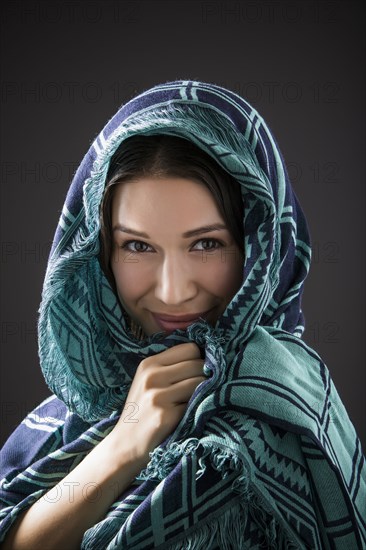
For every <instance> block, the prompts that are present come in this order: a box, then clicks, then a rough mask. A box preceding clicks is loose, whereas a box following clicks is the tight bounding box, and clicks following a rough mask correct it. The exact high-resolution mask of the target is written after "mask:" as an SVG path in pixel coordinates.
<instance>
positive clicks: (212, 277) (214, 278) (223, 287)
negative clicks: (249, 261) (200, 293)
mask: <svg viewBox="0 0 366 550" xmlns="http://www.w3.org/2000/svg"><path fill="white" fill-rule="evenodd" d="M201 273H202V278H203V279H204V280H205V286H206V288H207V289H208V290H210V291H211V292H212V293H213V294H216V295H217V296H222V297H227V296H229V297H230V298H231V297H232V296H233V295H234V294H235V293H236V292H237V290H238V289H239V288H240V287H241V285H242V281H243V258H242V256H241V255H240V253H239V252H237V253H225V252H223V253H222V254H220V255H217V257H215V258H209V259H207V263H205V262H203V263H202V266H201Z"/></svg>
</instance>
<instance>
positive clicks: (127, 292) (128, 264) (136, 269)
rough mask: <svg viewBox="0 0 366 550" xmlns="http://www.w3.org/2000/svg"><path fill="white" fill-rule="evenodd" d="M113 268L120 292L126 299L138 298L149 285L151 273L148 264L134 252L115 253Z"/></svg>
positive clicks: (121, 296)
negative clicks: (135, 255)
mask: <svg viewBox="0 0 366 550" xmlns="http://www.w3.org/2000/svg"><path fill="white" fill-rule="evenodd" d="M111 268H112V273H113V275H114V279H115V281H116V286H117V290H118V294H119V296H120V298H122V299H123V300H124V301H128V300H134V299H137V298H138V297H139V296H140V295H141V294H142V293H144V292H145V291H146V289H147V288H148V287H149V281H150V282H151V274H149V271H150V270H149V269H148V266H146V264H145V265H144V262H143V261H141V260H140V259H139V258H136V257H133V255H132V254H131V255H126V254H121V253H118V252H117V253H114V254H113V256H112V259H111Z"/></svg>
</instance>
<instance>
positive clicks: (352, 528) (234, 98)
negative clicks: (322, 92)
mask: <svg viewBox="0 0 366 550" xmlns="http://www.w3.org/2000/svg"><path fill="white" fill-rule="evenodd" d="M135 134H146V135H153V134H170V135H175V136H179V137H183V138H186V139H189V140H191V141H192V142H193V143H195V144H196V145H197V146H198V147H200V148H201V149H202V150H204V151H205V152H206V153H208V154H209V155H211V156H212V157H213V158H214V159H215V161H216V162H217V163H218V164H219V165H220V166H221V167H222V168H223V169H224V170H226V171H227V172H228V173H229V174H231V175H232V176H233V177H234V178H235V179H236V180H237V181H238V182H239V183H240V187H241V192H242V196H243V200H244V219H243V227H244V240H245V242H244V248H245V259H244V262H243V282H242V286H241V288H240V289H239V290H238V292H237V293H236V294H235V296H234V297H233V298H232V300H231V302H230V303H229V304H228V306H227V308H226V310H225V311H224V313H223V314H222V315H221V317H220V318H219V319H218V321H217V323H216V325H215V326H210V325H208V323H207V322H205V321H204V320H199V321H197V322H195V323H193V324H191V325H190V326H189V327H188V328H187V329H185V330H175V331H174V332H172V333H171V334H168V335H167V334H165V333H155V334H153V335H152V336H148V337H144V339H142V340H138V339H137V338H136V337H135V336H134V335H133V334H132V332H131V330H130V329H129V327H128V324H127V322H126V319H125V316H124V312H123V311H122V308H121V305H120V304H119V301H118V299H117V297H116V295H115V293H114V292H113V290H112V288H111V286H110V285H109V283H108V281H107V279H106V277H105V275H104V274H103V272H102V270H101V267H100V264H99V261H98V253H99V231H100V221H99V215H98V212H99V207H100V203H101V199H102V195H103V191H104V186H105V180H106V174H107V172H108V167H109V162H110V159H111V156H112V155H113V153H114V152H115V151H116V149H117V147H118V146H119V145H120V144H121V142H122V141H123V140H125V139H127V138H128V137H130V136H132V135H135ZM310 258H311V249H310V239H309V234H308V229H307V224H306V220H305V217H304V214H303V212H302V210H301V207H300V205H299V203H298V200H297V198H296V196H295V194H294V191H293V189H292V188H291V184H290V181H289V178H288V173H287V171H286V166H285V163H284V160H283V157H282V155H281V152H280V150H279V148H278V146H277V143H276V141H275V138H274V137H273V134H272V132H271V131H270V129H269V128H268V126H267V124H266V123H265V121H264V120H263V118H262V117H261V116H260V114H259V113H258V112H257V111H256V110H255V109H254V108H253V107H252V106H251V105H249V104H248V102H247V101H245V100H244V99H243V98H241V97H239V96H238V95H237V94H235V93H233V92H231V91H229V90H226V89H223V88H222V87H219V86H217V85H213V84H206V83H202V82H195V81H176V82H168V83H165V84H161V85H157V86H155V87H153V88H151V89H149V90H147V91H145V92H144V93H142V94H141V95H139V96H137V97H135V98H133V99H132V100H131V101H129V102H128V103H127V104H125V105H123V106H122V107H121V108H120V109H119V111H118V112H117V113H116V114H115V115H114V116H113V117H112V118H111V120H110V121H109V122H108V123H107V124H106V126H105V127H104V128H103V130H102V131H101V132H100V134H99V135H98V136H97V137H96V138H95V140H94V141H93V143H92V145H91V147H90V149H89V151H88V152H87V154H86V155H85V157H84V159H83V160H82V162H81V164H80V166H79V168H78V170H77V171H76V173H75V175H74V178H73V180H72V183H71V186H70V189H69V192H68V194H67V197H66V201H65V205H64V207H63V210H62V214H61V217H60V220H59V224H58V227H57V230H56V234H55V239H54V242H53V247H52V250H51V254H50V257H49V261H48V267H47V272H46V276H45V282H44V287H43V292H42V302H41V306H40V315H39V355H40V364H41V368H42V371H43V373H44V377H45V380H46V382H47V384H48V385H49V387H50V389H51V390H52V392H53V395H52V396H51V397H50V398H49V399H47V400H46V401H45V402H43V403H42V404H41V405H40V406H39V407H38V408H37V409H35V410H34V411H32V412H31V413H30V414H29V415H28V416H27V417H26V418H25V420H24V421H23V422H22V424H21V425H20V426H19V427H18V428H17V430H16V431H15V432H14V433H13V435H12V436H11V437H10V438H9V440H8V442H7V443H6V444H5V446H4V449H3V454H2V462H3V473H2V481H1V503H2V507H3V508H2V512H1V515H0V520H1V531H2V536H4V534H5V533H6V532H7V530H8V529H9V527H10V525H11V524H12V522H13V521H14V520H15V519H16V517H17V516H18V515H19V514H20V513H21V512H22V511H23V510H24V509H26V508H28V507H29V506H31V505H32V504H33V503H34V502H35V501H36V500H37V499H39V498H40V497H41V496H42V495H43V494H44V493H46V492H47V491H48V490H49V489H50V487H52V486H54V485H55V484H57V483H58V482H59V481H60V480H62V479H63V477H64V476H65V475H66V474H67V473H68V472H69V471H70V470H71V469H72V468H73V467H75V466H76V465H77V464H78V463H79V462H80V461H81V460H82V459H83V458H84V457H85V455H86V454H87V453H88V452H89V451H90V450H91V449H92V448H93V447H94V446H95V445H97V444H98V443H99V442H100V441H101V440H102V439H103V438H104V437H105V436H106V435H107V434H108V433H109V432H110V431H111V429H112V428H113V426H114V425H115V423H116V422H117V420H118V418H119V415H120V413H121V410H122V409H123V406H124V403H125V400H126V397H127V394H128V390H129V387H130V384H131V381H132V379H133V376H134V373H135V371H136V368H137V366H138V365H139V363H140V361H141V360H142V359H143V358H144V357H147V356H150V355H154V354H156V353H159V352H161V351H163V350H165V349H167V348H169V347H171V346H174V345H177V344H179V343H183V342H192V341H193V342H196V343H197V345H198V346H199V347H200V349H201V351H202V353H203V357H204V359H205V367H204V368H205V370H206V372H207V373H209V374H210V376H209V377H208V379H207V380H206V381H205V382H203V383H202V384H200V385H199V386H198V388H197V389H196V390H195V392H194V394H193V395H192V397H191V399H190V401H189V403H188V406H187V409H186V412H185V414H184V416H183V418H182V420H181V421H180V423H179V424H178V426H177V428H176V429H175V430H174V432H173V433H172V434H171V435H170V436H169V437H168V438H167V439H166V440H165V441H164V442H163V443H162V444H161V445H160V446H158V447H157V448H155V449H154V450H153V452H152V453H151V454H150V462H149V463H148V465H147V467H146V468H145V469H144V470H143V471H142V472H141V473H140V474H139V475H138V476H137V477H136V479H135V480H134V482H133V484H132V485H131V487H130V488H129V489H128V490H126V491H125V492H124V493H123V494H118V495H116V499H115V502H114V503H113V505H112V506H111V507H110V509H109V510H108V512H107V514H106V516H105V517H104V518H103V520H102V521H100V522H99V523H97V524H96V525H94V526H92V527H91V528H90V529H88V530H87V531H86V532H85V534H84V537H83V540H82V544H81V548H82V549H84V550H86V549H91V548H92V549H96V548H98V549H101V548H107V549H108V550H112V549H117V548H129V549H135V550H137V549H147V548H169V549H188V548H189V549H205V550H206V549H217V548H220V549H238V548H263V547H267V548H311V549H323V548H337V549H340V548H344V549H350V548H352V549H353V548H365V546H366V522H365V502H366V498H365V497H366V489H365V487H366V479H365V478H366V476H365V461H364V457H363V454H362V450H361V446H360V442H359V440H358V438H357V435H356V433H355V430H354V427H353V425H352V424H351V422H350V420H349V417H348V415H347V412H346V410H345V408H344V406H343V404H342V401H341V399H340V397H339V395H338V393H337V391H336V389H335V387H334V384H333V382H332V380H331V377H330V374H329V371H328V369H327V367H326V366H325V364H324V362H323V361H322V360H321V358H320V357H319V356H318V354H317V353H316V352H315V351H314V350H312V349H311V348H310V347H309V346H308V345H306V344H305V343H304V341H303V340H302V339H301V337H302V333H303V330H304V317H303V314H302V311H301V296H302V291H303V284H304V280H305V278H306V275H307V273H308V270H309V265H310Z"/></svg>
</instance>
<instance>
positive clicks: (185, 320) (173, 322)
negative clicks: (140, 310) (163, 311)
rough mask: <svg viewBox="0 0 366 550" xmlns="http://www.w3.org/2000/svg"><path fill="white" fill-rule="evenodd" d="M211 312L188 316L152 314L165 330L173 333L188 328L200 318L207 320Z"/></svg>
mask: <svg viewBox="0 0 366 550" xmlns="http://www.w3.org/2000/svg"><path fill="white" fill-rule="evenodd" d="M210 311H211V310H208V311H202V312H199V313H194V314H187V315H159V314H157V313H152V316H153V317H154V319H155V321H156V322H157V324H158V325H159V326H160V327H161V328H162V329H163V330H165V331H172V330H175V329H185V328H187V327H188V326H189V325H191V324H192V323H194V322H195V321H197V320H198V319H199V318H200V317H201V318H205V317H206V316H207V315H208V313H209V312H210Z"/></svg>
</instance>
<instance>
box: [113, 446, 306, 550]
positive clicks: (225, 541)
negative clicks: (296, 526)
mask: <svg viewBox="0 0 366 550" xmlns="http://www.w3.org/2000/svg"><path fill="white" fill-rule="evenodd" d="M199 448H201V449H202V450H203V452H202V454H201V455H200V456H199V457H197V462H198V466H199V469H198V470H197V473H196V478H197V479H199V478H200V477H201V476H202V475H203V474H204V473H205V470H206V468H207V465H208V460H209V461H210V464H211V466H212V467H213V468H214V469H215V470H216V471H218V472H219V473H220V474H221V475H222V477H223V478H225V477H227V476H228V475H230V474H232V473H235V472H237V474H238V475H237V477H236V478H235V479H234V480H233V484H232V490H233V493H234V494H235V495H236V497H235V500H234V503H233V504H232V505H231V506H230V508H229V509H227V510H225V511H224V512H222V511H220V512H219V513H217V514H215V515H214V516H213V517H212V516H211V517H210V519H209V520H208V521H207V523H204V524H203V525H202V524H201V525H200V526H199V527H192V528H191V532H189V530H188V532H187V531H186V532H185V533H184V536H183V538H179V540H178V541H177V542H174V543H172V544H170V543H169V541H166V542H164V544H163V545H161V546H160V545H158V546H157V548H164V549H165V548H167V549H168V550H182V549H184V550H209V549H210V548H211V545H212V544H215V546H214V547H213V548H216V547H217V545H219V548H220V549H222V550H232V549H237V548H244V547H243V542H244V537H245V528H246V524H247V521H248V518H249V517H250V518H251V520H252V521H253V522H254V523H255V525H256V526H257V527H258V529H259V530H260V531H261V533H263V543H264V544H266V547H268V548H273V549H288V550H291V549H295V548H299V544H298V542H297V541H296V542H295V541H294V540H292V538H291V535H290V534H289V532H288V530H287V529H286V528H285V526H284V525H283V524H281V522H280V521H279V519H277V518H276V517H275V516H274V515H273V510H271V508H270V506H269V505H268V503H267V502H266V501H265V500H264V498H262V497H261V495H260V494H259V493H258V491H257V490H256V488H255V487H253V485H252V483H251V482H250V470H249V466H248V465H247V464H246V461H245V459H244V458H242V457H240V456H239V455H238V454H236V453H235V452H233V450H232V449H230V448H228V447H227V446H225V445H212V444H208V443H206V442H203V441H200V440H199V439H196V438H190V439H188V440H186V441H184V442H182V443H177V442H176V443H173V444H172V445H171V446H170V447H169V448H167V449H163V448H161V447H158V448H157V449H155V451H154V452H153V453H151V454H150V457H151V460H150V462H149V464H148V466H147V468H146V469H145V470H143V471H142V472H141V473H140V475H139V477H138V479H140V480H147V479H158V480H163V479H165V478H166V477H167V476H168V474H169V473H170V472H171V471H172V470H173V468H174V467H175V466H176V465H177V464H178V462H179V460H180V459H181V458H182V457H183V456H187V455H193V454H197V450H198V449H199ZM292 535H293V534H292ZM111 548H113V544H112V546H111Z"/></svg>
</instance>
